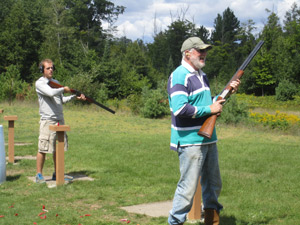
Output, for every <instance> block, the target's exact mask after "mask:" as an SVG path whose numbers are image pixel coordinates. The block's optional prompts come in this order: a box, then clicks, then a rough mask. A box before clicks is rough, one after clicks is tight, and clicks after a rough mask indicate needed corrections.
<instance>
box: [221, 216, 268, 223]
mask: <svg viewBox="0 0 300 225" xmlns="http://www.w3.org/2000/svg"><path fill="white" fill-rule="evenodd" d="M271 220H272V218H266V219H264V220H262V221H258V222H247V221H242V220H237V219H236V218H235V217H234V216H220V224H221V225H236V224H238V225H254V224H257V225H258V224H268V223H269V222H270V221H271Z"/></svg>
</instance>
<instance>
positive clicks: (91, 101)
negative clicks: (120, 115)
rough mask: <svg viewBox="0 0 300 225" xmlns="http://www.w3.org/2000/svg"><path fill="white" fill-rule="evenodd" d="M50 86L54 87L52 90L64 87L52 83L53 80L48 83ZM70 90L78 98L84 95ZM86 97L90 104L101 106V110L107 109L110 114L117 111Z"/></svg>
mask: <svg viewBox="0 0 300 225" xmlns="http://www.w3.org/2000/svg"><path fill="white" fill-rule="evenodd" d="M48 85H49V86H50V87H52V88H61V87H64V86H62V85H60V84H58V83H56V82H54V81H51V80H50V81H49V82H48ZM70 90H71V92H72V93H73V94H75V95H76V96H80V95H81V94H83V93H81V92H80V91H77V90H75V89H70ZM84 96H85V98H86V100H87V101H89V102H90V103H94V104H96V105H97V106H99V107H101V108H103V109H105V110H107V111H109V112H111V113H113V114H115V111H113V110H112V109H110V108H108V107H106V106H104V105H102V104H100V103H99V102H97V101H96V100H94V99H92V98H91V97H88V96H86V95H84Z"/></svg>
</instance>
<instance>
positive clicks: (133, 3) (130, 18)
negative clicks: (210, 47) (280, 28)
mask: <svg viewBox="0 0 300 225" xmlns="http://www.w3.org/2000/svg"><path fill="white" fill-rule="evenodd" d="M111 1H112V2H113V3H114V4H115V5H123V6H125V7H126V9H125V12H124V13H123V14H122V15H120V16H119V18H118V21H117V22H116V23H115V25H116V26H118V32H117V36H124V35H125V36H126V37H127V38H129V39H132V40H136V39H144V41H146V42H147V41H150V40H152V36H153V35H154V18H155V24H156V28H157V30H158V31H163V30H165V29H167V26H169V25H170V24H171V22H172V19H173V20H176V19H177V18H178V15H179V16H181V17H182V16H183V12H184V13H185V14H184V15H185V18H186V19H188V20H190V21H192V22H194V23H195V24H196V25H198V26H201V25H203V26H205V27H206V28H208V29H212V28H213V25H214V19H215V18H216V17H217V15H218V14H222V13H223V12H224V10H225V9H226V8H227V7H229V8H230V9H231V10H232V11H233V12H234V14H235V16H236V17H237V18H238V19H239V20H240V22H241V23H242V22H247V21H248V20H249V19H252V20H253V21H254V22H255V23H256V26H257V27H262V26H263V23H265V22H266V21H267V18H268V16H269V14H268V13H267V12H266V11H265V10H266V9H269V10H271V11H274V12H275V13H277V15H278V16H279V17H280V18H281V20H282V19H283V18H284V15H285V12H286V11H287V10H289V9H290V8H291V5H292V4H293V2H294V0H252V1H249V0H202V1H199V0H150V1H141V0H126V1H124V0H111Z"/></svg>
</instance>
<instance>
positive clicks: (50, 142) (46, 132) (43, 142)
mask: <svg viewBox="0 0 300 225" xmlns="http://www.w3.org/2000/svg"><path fill="white" fill-rule="evenodd" d="M58 122H59V124H61V125H64V121H63V120H60V121H54V120H40V136H39V152H41V153H53V152H55V151H56V140H57V135H56V132H55V131H52V130H50V129H49V125H57V123H58ZM64 142H65V151H67V150H68V136H67V134H66V132H65V140H64Z"/></svg>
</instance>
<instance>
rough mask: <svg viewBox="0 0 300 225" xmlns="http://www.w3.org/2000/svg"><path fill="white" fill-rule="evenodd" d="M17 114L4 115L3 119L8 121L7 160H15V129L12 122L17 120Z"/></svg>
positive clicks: (11, 161)
mask: <svg viewBox="0 0 300 225" xmlns="http://www.w3.org/2000/svg"><path fill="white" fill-rule="evenodd" d="M17 119H18V117H17V116H4V120H7V121H8V162H10V163H14V162H15V141H14V139H15V131H14V126H15V124H14V122H15V120H17Z"/></svg>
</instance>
